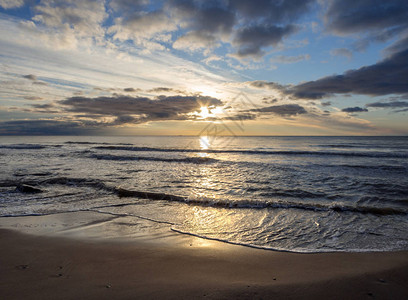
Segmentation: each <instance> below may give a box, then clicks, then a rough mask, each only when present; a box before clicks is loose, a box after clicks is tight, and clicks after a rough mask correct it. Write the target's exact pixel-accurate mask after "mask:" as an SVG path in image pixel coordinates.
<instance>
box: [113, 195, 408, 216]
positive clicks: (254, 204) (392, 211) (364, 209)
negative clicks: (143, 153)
mask: <svg viewBox="0 0 408 300" xmlns="http://www.w3.org/2000/svg"><path fill="white" fill-rule="evenodd" d="M115 193H116V194H117V195H118V196H119V197H136V198H142V199H148V200H166V201H173V202H181V203H185V204H190V205H198V206H210V207H221V208H248V209H263V208H285V209H303V210H313V211H335V212H357V213H363V214H375V215H405V214H408V210H406V209H402V208H401V209H400V208H395V207H375V206H352V205H346V204H332V205H324V204H318V203H310V204H307V203H297V202H288V201H285V202H283V201H276V202H274V201H268V202H265V201H233V200H222V199H221V200H220V199H192V198H189V197H184V196H177V195H171V194H166V193H153V192H142V191H133V190H127V189H123V188H115ZM133 204H134V203H122V204H115V205H114V206H116V207H119V206H127V205H133Z"/></svg>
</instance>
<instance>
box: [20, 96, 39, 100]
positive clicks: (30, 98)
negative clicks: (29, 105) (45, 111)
mask: <svg viewBox="0 0 408 300" xmlns="http://www.w3.org/2000/svg"><path fill="white" fill-rule="evenodd" d="M24 99H26V100H43V99H44V98H42V97H38V96H25V97H24Z"/></svg>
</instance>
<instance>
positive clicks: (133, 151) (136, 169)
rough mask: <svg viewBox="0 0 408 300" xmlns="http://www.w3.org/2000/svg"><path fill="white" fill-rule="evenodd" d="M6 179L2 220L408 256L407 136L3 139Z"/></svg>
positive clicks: (1, 187)
mask: <svg viewBox="0 0 408 300" xmlns="http://www.w3.org/2000/svg"><path fill="white" fill-rule="evenodd" d="M0 170H1V175H0V216H2V217H3V218H4V217H7V216H24V215H45V214H54V213H59V212H67V211H92V212H98V213H103V214H110V215H114V216H123V217H125V218H124V220H132V217H142V218H147V219H150V220H152V221H153V222H165V224H168V225H169V226H170V227H171V228H172V230H174V231H176V232H180V233H186V234H193V235H197V236H201V237H206V238H212V239H218V240H223V241H228V242H231V243H237V244H244V245H251V246H255V247H262V248H270V249H279V250H288V251H296V252H324V251H385V250H400V249H408V176H407V175H408V138H407V137H234V138H231V137H208V138H207V137H1V138H0ZM21 183H24V184H29V185H32V186H35V187H37V188H40V189H42V190H43V192H42V193H36V194H30V193H22V192H19V191H18V190H16V186H17V185H18V184H21ZM127 222H128V223H129V224H128V226H129V230H132V222H131V221H127ZM122 223H123V222H121V226H122V228H123V226H125V225H126V224H122ZM125 223H126V222H125ZM152 226H153V225H152ZM134 230H138V229H137V228H135V229H134ZM120 232H121V231H120V230H118V233H117V234H118V235H120V234H121V233H120Z"/></svg>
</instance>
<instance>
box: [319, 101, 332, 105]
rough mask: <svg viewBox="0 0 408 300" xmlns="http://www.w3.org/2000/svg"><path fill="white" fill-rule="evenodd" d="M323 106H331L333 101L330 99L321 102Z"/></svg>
mask: <svg viewBox="0 0 408 300" xmlns="http://www.w3.org/2000/svg"><path fill="white" fill-rule="evenodd" d="M320 104H321V105H322V106H330V105H332V103H331V102H330V101H327V102H322V103H320Z"/></svg>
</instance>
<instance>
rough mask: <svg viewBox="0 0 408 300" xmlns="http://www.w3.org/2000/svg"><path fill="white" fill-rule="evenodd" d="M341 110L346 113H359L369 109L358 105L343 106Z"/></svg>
mask: <svg viewBox="0 0 408 300" xmlns="http://www.w3.org/2000/svg"><path fill="white" fill-rule="evenodd" d="M341 111H342V112H346V113H358V112H367V111H368V109H366V108H361V107H358V106H356V107H347V108H343V109H342V110H341Z"/></svg>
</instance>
